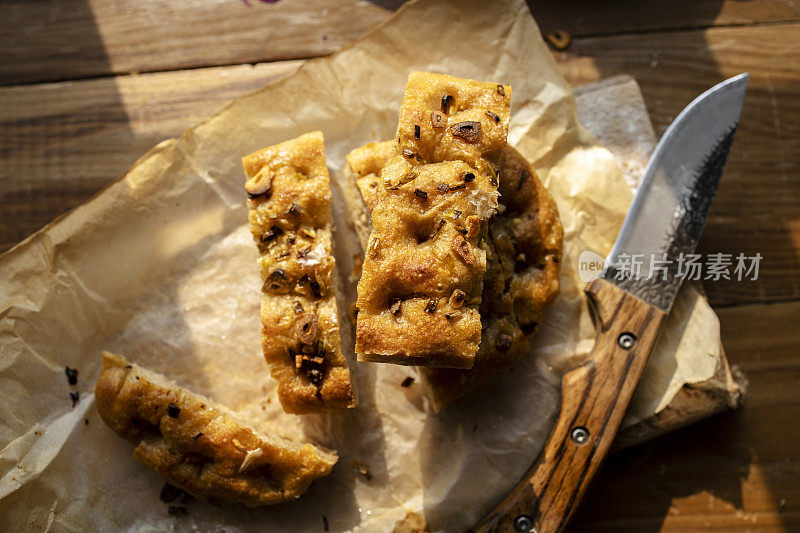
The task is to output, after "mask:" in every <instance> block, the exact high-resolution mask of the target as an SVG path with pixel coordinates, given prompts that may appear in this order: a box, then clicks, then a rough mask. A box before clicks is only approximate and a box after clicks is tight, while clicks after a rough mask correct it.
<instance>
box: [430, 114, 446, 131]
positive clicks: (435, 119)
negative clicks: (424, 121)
mask: <svg viewBox="0 0 800 533" xmlns="http://www.w3.org/2000/svg"><path fill="white" fill-rule="evenodd" d="M431 125H432V126H433V127H434V128H435V129H440V128H444V127H445V126H447V117H446V116H445V114H444V113H442V112H441V111H434V112H432V113H431Z"/></svg>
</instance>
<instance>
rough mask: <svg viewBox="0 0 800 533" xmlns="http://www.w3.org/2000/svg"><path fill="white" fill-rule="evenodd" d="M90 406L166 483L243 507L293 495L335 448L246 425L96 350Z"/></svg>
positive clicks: (320, 471) (332, 459)
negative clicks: (99, 360) (98, 358)
mask: <svg viewBox="0 0 800 533" xmlns="http://www.w3.org/2000/svg"><path fill="white" fill-rule="evenodd" d="M94 392H95V401H96V402H97V410H98V411H99V413H100V416H101V418H102V419H103V421H104V422H105V423H106V424H108V426H109V427H110V428H111V429H113V430H114V431H116V432H117V433H118V434H119V435H120V436H122V437H123V438H125V439H126V440H129V441H131V442H133V443H135V444H136V448H135V449H134V450H133V456H134V457H136V459H138V460H139V461H141V462H142V463H144V464H145V465H147V466H148V467H149V468H151V469H153V470H154V471H155V472H157V473H158V474H160V475H161V476H162V477H163V478H164V479H166V480H167V481H168V482H169V483H171V484H173V485H175V486H176V487H180V488H182V489H183V490H185V491H186V492H188V493H189V494H191V495H192V496H194V497H196V498H199V499H202V500H207V501H210V502H212V503H219V502H223V501H226V502H238V503H242V504H244V505H246V506H248V507H257V506H261V505H269V504H273V503H278V502H282V501H286V500H292V499H294V498H298V497H299V496H300V495H301V494H303V493H304V492H305V491H306V490H307V489H308V487H309V485H310V484H311V482H312V481H313V480H314V479H316V478H318V477H322V476H326V475H328V474H329V473H330V471H331V469H332V468H333V465H334V464H335V463H336V461H337V456H336V454H335V453H334V452H331V451H328V450H323V449H321V448H317V447H316V446H313V445H312V444H302V445H300V444H296V443H293V442H290V441H287V440H285V439H281V438H278V437H273V436H269V435H266V434H264V433H261V432H259V431H257V430H256V429H253V428H252V427H249V426H248V425H247V424H245V423H244V422H242V421H241V420H239V419H238V417H237V416H236V415H235V414H234V413H232V412H230V411H228V410H227V409H225V408H224V407H222V406H220V405H218V404H217V403H215V402H213V401H212V400H210V399H208V398H205V397H204V396H201V395H199V394H195V393H193V392H190V391H188V390H186V389H184V388H182V387H180V386H178V385H176V384H175V383H174V382H172V381H170V380H168V379H167V378H165V377H164V376H162V375H161V374H158V373H156V372H152V371H150V370H147V369H145V368H142V367H140V366H139V365H136V364H134V363H131V362H129V361H127V360H126V359H125V358H124V357H122V356H119V355H115V354H112V353H108V352H103V369H102V371H101V373H100V378H99V379H98V380H97V384H96V385H95V388H94Z"/></svg>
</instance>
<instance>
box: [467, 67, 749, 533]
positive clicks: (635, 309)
mask: <svg viewBox="0 0 800 533" xmlns="http://www.w3.org/2000/svg"><path fill="white" fill-rule="evenodd" d="M748 79H749V76H748V74H746V73H745V74H740V75H738V76H735V77H733V78H730V79H728V80H725V81H724V82H722V83H720V84H718V85H715V86H714V87H712V88H711V89H709V90H708V91H706V92H704V93H703V94H701V95H700V96H698V97H697V98H696V99H695V100H694V101H692V102H691V103H690V104H689V105H688V106H687V107H686V108H685V109H684V110H683V111H682V112H681V113H680V115H678V117H677V118H676V119H675V120H674V121H673V123H672V124H671V125H670V126H669V128H667V130H666V132H665V133H664V135H663V136H662V138H661V140H660V141H659V143H658V145H657V146H656V149H655V150H654V151H653V155H652V156H651V158H650V161H649V162H648V165H647V168H646V169H645V172H644V176H643V179H642V182H641V185H640V186H639V189H638V191H637V192H636V195H635V197H634V200H633V203H632V204H631V207H630V210H629V211H628V214H627V216H626V217H625V221H624V222H623V225H622V229H621V230H620V233H619V236H618V237H617V240H616V242H615V243H614V246H613V248H612V250H611V253H610V254H609V256H608V258H607V259H606V262H605V268H604V270H603V273H602V275H601V276H600V278H598V279H596V280H594V281H592V282H591V283H590V284H589V285H588V286H587V287H586V289H585V292H586V294H587V297H588V300H589V304H590V309H591V310H592V315H593V318H594V321H595V325H596V329H597V337H596V340H595V344H594V347H593V348H592V351H591V352H590V353H589V354H588V355H587V357H586V359H585V360H584V361H583V362H582V363H581V364H580V365H578V366H577V367H576V368H573V369H571V370H569V371H568V372H567V373H565V374H564V375H563V376H562V379H561V410H560V413H559V416H558V419H557V420H556V424H555V426H554V428H553V430H552V432H551V434H550V436H549V437H548V440H547V442H546V443H545V447H544V449H543V451H542V453H541V454H540V456H539V458H538V459H537V461H536V463H535V464H534V466H533V467H532V468H531V469H530V470H529V471H528V473H527V474H525V476H524V477H523V478H522V480H521V481H520V482H519V483H518V484H517V486H516V487H515V488H514V489H513V490H512V491H511V493H510V494H509V495H508V496H507V497H506V498H505V499H504V500H503V501H502V502H501V503H500V504H499V505H498V506H497V507H496V508H495V509H494V510H493V511H492V512H491V513H490V514H489V515H488V516H486V517H485V518H484V519H483V520H482V521H481V522H480V523H479V524H478V525H477V526H476V528H475V529H476V531H478V532H481V533H484V532H490V531H491V532H495V531H536V532H537V533H550V532H556V531H562V530H563V529H564V527H566V525H567V523H568V522H569V520H570V518H571V517H572V516H573V515H574V513H575V511H576V509H577V508H578V505H579V503H580V501H581V498H582V497H583V495H584V494H585V492H586V489H587V488H588V486H589V484H590V482H591V480H592V478H593V476H594V474H595V473H596V472H597V469H598V468H599V466H600V464H601V462H602V460H603V459H604V458H605V456H606V454H607V453H608V450H609V448H610V446H611V443H612V441H613V439H614V436H615V435H616V433H617V430H618V429H619V425H620V423H621V422H622V418H623V416H624V415H625V411H626V409H627V407H628V404H629V403H630V400H631V397H632V396H633V392H634V390H635V389H636V385H637V384H638V382H639V378H640V377H641V373H642V370H643V368H644V365H645V363H646V362H647V358H648V356H649V355H650V352H651V351H652V349H653V347H654V346H655V343H656V341H657V340H658V336H659V333H660V330H661V326H662V324H663V322H664V320H665V318H666V316H667V314H668V313H669V311H670V309H671V308H672V304H673V302H674V301H675V297H676V295H677V293H678V289H679V288H680V285H681V282H682V281H683V278H682V275H681V271H680V262H679V260H680V259H681V257H683V256H685V255H686V254H690V253H692V252H694V251H695V249H696V247H697V242H698V240H699V237H700V234H701V233H702V231H703V226H704V225H705V222H706V218H707V217H708V212H709V210H710V208H711V203H712V201H713V199H714V195H715V193H716V189H717V186H718V184H719V181H720V178H721V176H722V171H723V169H724V167H725V162H726V160H727V157H728V153H729V152H730V147H731V143H732V142H733V137H734V135H735V133H736V128H737V126H738V122H739V117H740V115H741V111H742V107H743V105H744V97H745V93H746V91H747V82H748ZM637 258H639V259H638V262H637V261H636V259H637Z"/></svg>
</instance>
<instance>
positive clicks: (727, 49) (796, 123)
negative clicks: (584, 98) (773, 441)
mask: <svg viewBox="0 0 800 533" xmlns="http://www.w3.org/2000/svg"><path fill="white" fill-rule="evenodd" d="M799 39H800V24H798V23H788V24H775V25H769V26H743V27H734V28H712V29H709V30H705V31H695V30H693V31H681V32H665V33H648V34H636V35H622V36H609V37H597V38H582V39H576V40H575V42H574V43H573V45H572V47H571V48H570V50H569V52H567V53H563V52H558V53H555V54H554V55H555V57H556V60H557V62H558V64H559V67H560V69H561V72H562V73H563V74H564V75H565V76H566V77H567V80H568V81H569V82H570V83H572V84H575V85H578V84H583V83H587V82H590V81H596V80H597V79H600V78H605V77H608V76H612V75H615V74H622V73H629V74H631V75H633V76H634V77H635V78H636V79H637V81H638V82H639V84H640V85H641V88H642V93H643V94H644V98H645V103H646V104H647V107H648V111H649V113H650V116H651V118H652V120H653V123H654V126H655V129H656V133H657V134H658V135H660V134H661V133H663V131H664V130H665V129H666V127H667V125H669V123H670V122H671V121H672V119H673V118H674V117H675V116H676V115H677V114H678V113H679V112H680V110H681V109H682V108H683V107H684V106H685V105H686V104H688V103H689V102H690V101H691V100H692V99H693V98H694V97H695V96H697V95H698V94H700V93H701V92H702V91H704V90H705V89H707V88H708V87H710V86H711V85H713V84H714V83H717V82H719V81H722V80H723V79H725V78H727V77H729V76H732V75H734V74H738V73H739V72H742V71H749V72H750V75H751V79H750V85H749V88H748V95H747V100H746V102H745V108H744V112H743V114H742V119H741V123H740V126H739V132H738V134H737V137H736V140H735V142H734V145H733V151H732V153H731V156H730V159H729V161H728V166H727V168H726V171H725V175H724V177H723V180H722V184H721V185H720V189H719V191H718V193H717V198H716V200H715V202H714V207H713V209H712V211H711V215H710V218H709V221H708V225H707V227H706V230H705V232H704V234H703V238H702V240H701V244H700V251H701V252H703V253H716V252H723V253H732V254H738V253H744V254H746V255H748V256H752V255H755V254H756V253H760V254H761V255H762V256H763V260H762V261H761V265H760V272H759V278H758V280H757V281H747V282H740V281H736V280H729V281H725V280H721V281H716V282H708V283H706V284H705V287H706V290H707V292H708V295H709V299H710V301H711V302H712V304H716V305H728V304H733V303H741V302H759V301H776V300H785V299H795V298H799V297H800V276H798V273H800V264H799V261H800V258H798V247H800V217H798V216H797V214H798V207H797V206H798V205H800V182H799V181H798V180H797V179H795V176H794V174H793V172H794V169H796V168H798V167H800V149H798V148H800V144H798V138H800V47H798V46H797V43H798V40H799Z"/></svg>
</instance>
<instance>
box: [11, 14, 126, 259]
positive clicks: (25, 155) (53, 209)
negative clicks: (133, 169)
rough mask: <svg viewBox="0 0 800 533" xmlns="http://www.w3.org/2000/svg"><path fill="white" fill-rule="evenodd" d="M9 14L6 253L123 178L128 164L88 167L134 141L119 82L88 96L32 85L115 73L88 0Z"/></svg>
mask: <svg viewBox="0 0 800 533" xmlns="http://www.w3.org/2000/svg"><path fill="white" fill-rule="evenodd" d="M3 12H4V15H5V17H7V18H6V19H5V21H4V22H3V23H2V27H3V28H4V33H5V34H4V36H3V38H4V44H3V46H2V47H0V50H1V51H0V84H2V85H11V86H14V87H8V88H6V89H4V94H5V95H6V98H5V99H4V101H3V102H0V129H2V130H3V136H2V140H3V142H2V144H1V145H0V204H2V205H3V209H2V210H0V251H2V250H5V249H6V248H8V247H10V246H11V245H12V244H14V243H16V242H18V241H20V240H22V239H23V238H25V237H27V236H28V235H30V234H31V233H33V232H34V231H35V230H37V229H39V228H40V227H41V226H42V224H43V222H47V221H48V220H47V219H49V218H52V217H53V216H54V215H55V214H59V213H64V212H66V211H68V210H69V209H71V208H73V207H75V206H77V205H79V204H81V203H83V202H85V201H86V200H87V199H89V198H90V197H91V196H92V195H93V194H95V193H97V191H98V190H99V189H101V188H102V187H103V186H104V185H106V184H107V183H108V182H109V181H111V180H112V179H114V178H116V177H117V176H118V175H119V173H120V170H121V169H124V168H125V167H124V166H123V167H120V166H119V165H117V164H116V163H117V162H116V161H113V160H111V161H108V163H104V164H103V168H95V167H90V166H87V164H86V161H98V160H99V159H97V158H96V155H97V154H98V152H99V153H102V152H104V151H108V152H113V150H112V148H113V147H114V146H125V145H127V144H130V142H131V140H132V138H133V134H132V132H131V128H130V117H128V115H127V113H126V112H125V106H124V104H123V101H122V97H121V96H120V94H119V91H118V89H117V86H116V83H115V80H114V79H113V78H106V79H103V80H98V82H97V83H93V84H91V88H90V89H88V90H87V91H85V92H76V91H70V92H67V93H65V91H64V90H63V87H64V85H65V84H55V83H53V84H46V85H39V86H37V89H40V90H37V91H30V90H29V88H28V86H27V85H26V84H31V83H36V82H53V81H58V80H59V79H60V76H63V73H65V72H70V77H74V78H79V77H82V76H87V75H91V74H92V73H94V72H97V71H98V69H100V70H102V71H104V72H108V71H110V69H111V66H110V65H109V59H108V57H107V55H106V51H105V48H104V43H103V38H102V35H100V32H99V30H98V28H97V26H96V24H95V21H94V17H93V14H92V9H91V7H90V5H89V3H88V1H85V0H84V1H71V2H53V1H48V2H22V1H20V2H13V3H11V4H10V5H7V6H4V9H3ZM31 57H36V58H37V59H36V61H31V60H30V58H31ZM48 93H49V94H48ZM45 95H46V96H45ZM43 108H44V109H45V110H44V111H43ZM87 141H88V142H87ZM76 169H80V170H81V172H79V173H77V175H76V172H75V170H76ZM37 176H38V179H37V178H36V177H37ZM42 177H46V179H43V178H42ZM31 206H36V208H35V209H31ZM43 213H45V214H46V217H47V219H44V220H43V218H42V214H43Z"/></svg>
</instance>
